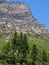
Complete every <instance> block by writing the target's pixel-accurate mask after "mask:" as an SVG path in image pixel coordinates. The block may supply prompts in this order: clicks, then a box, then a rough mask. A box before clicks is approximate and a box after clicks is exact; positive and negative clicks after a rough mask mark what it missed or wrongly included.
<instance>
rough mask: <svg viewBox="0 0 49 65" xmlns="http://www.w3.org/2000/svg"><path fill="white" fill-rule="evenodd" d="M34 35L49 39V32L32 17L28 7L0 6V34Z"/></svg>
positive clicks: (20, 4) (24, 5)
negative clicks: (22, 33)
mask: <svg viewBox="0 0 49 65" xmlns="http://www.w3.org/2000/svg"><path fill="white" fill-rule="evenodd" d="M15 29H16V30H17V31H18V32H19V31H22V32H28V33H32V34H33V33H35V34H40V35H43V36H44V37H46V38H49V30H47V29H46V27H45V26H44V25H43V24H41V23H39V22H38V20H37V19H35V18H34V16H32V14H31V12H30V9H29V7H28V6H27V5H26V4H24V3H14V2H10V3H1V4H0V32H4V33H6V34H8V33H11V32H12V31H14V30H15Z"/></svg>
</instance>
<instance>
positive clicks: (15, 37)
mask: <svg viewBox="0 0 49 65" xmlns="http://www.w3.org/2000/svg"><path fill="white" fill-rule="evenodd" d="M11 42H12V49H13V56H14V59H13V63H14V65H16V56H15V53H16V50H17V49H18V34H17V32H16V31H15V32H14V35H13V38H12V41H11Z"/></svg>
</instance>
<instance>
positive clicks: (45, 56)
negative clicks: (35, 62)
mask: <svg viewBox="0 0 49 65" xmlns="http://www.w3.org/2000/svg"><path fill="white" fill-rule="evenodd" d="M45 62H47V54H46V52H45V51H44V50H43V52H42V65H45V64H44V63H45Z"/></svg>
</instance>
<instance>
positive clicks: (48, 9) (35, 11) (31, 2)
mask: <svg viewBox="0 0 49 65" xmlns="http://www.w3.org/2000/svg"><path fill="white" fill-rule="evenodd" d="M7 1H8V2H10V1H15V2H24V3H26V4H27V5H28V6H29V8H30V10H31V13H32V15H33V16H34V17H35V18H36V19H37V20H38V21H39V22H40V23H42V24H44V25H45V26H46V28H47V29H49V0H7Z"/></svg>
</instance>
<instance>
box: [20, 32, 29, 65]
mask: <svg viewBox="0 0 49 65" xmlns="http://www.w3.org/2000/svg"><path fill="white" fill-rule="evenodd" d="M20 52H21V53H22V55H23V58H22V59H21V60H20V63H21V65H22V64H23V62H25V63H26V56H27V53H28V42H27V36H26V34H22V32H21V33H20Z"/></svg>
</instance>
